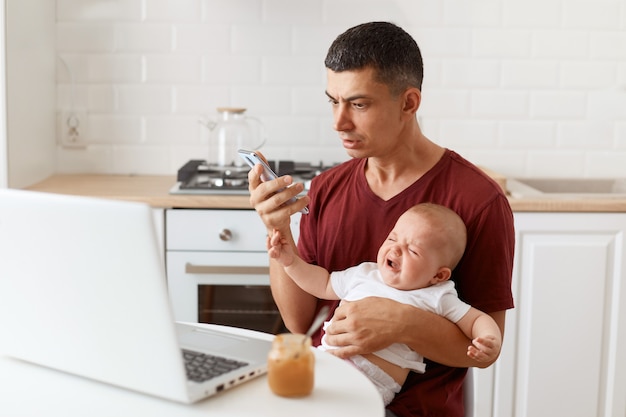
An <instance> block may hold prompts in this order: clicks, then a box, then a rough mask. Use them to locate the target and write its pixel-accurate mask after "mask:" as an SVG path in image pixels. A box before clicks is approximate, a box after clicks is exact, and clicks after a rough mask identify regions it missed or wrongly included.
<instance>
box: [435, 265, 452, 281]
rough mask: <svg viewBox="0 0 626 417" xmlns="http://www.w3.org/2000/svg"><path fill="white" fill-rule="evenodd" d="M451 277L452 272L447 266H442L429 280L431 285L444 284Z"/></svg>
mask: <svg viewBox="0 0 626 417" xmlns="http://www.w3.org/2000/svg"><path fill="white" fill-rule="evenodd" d="M451 276H452V270H451V269H450V268H448V267H447V266H442V267H441V268H439V270H438V271H437V273H436V274H435V276H434V277H432V279H431V280H430V282H431V284H438V283H440V282H444V281H447V280H449V279H450V277H451Z"/></svg>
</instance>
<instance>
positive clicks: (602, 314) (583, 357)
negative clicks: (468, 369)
mask: <svg viewBox="0 0 626 417" xmlns="http://www.w3.org/2000/svg"><path fill="white" fill-rule="evenodd" d="M515 226H516V236H517V247H516V257H515V268H514V272H513V274H514V278H513V281H514V282H513V287H514V293H515V300H516V309H515V310H514V312H513V314H508V315H507V328H506V332H505V334H506V337H505V345H507V346H511V345H512V346H513V347H514V348H515V349H514V350H515V352H513V353H514V354H510V353H507V354H506V355H503V356H504V357H503V358H501V359H504V360H503V361H501V362H498V364H497V365H498V366H496V367H495V383H494V403H493V415H494V416H515V417H525V416H532V417H544V416H545V417H553V416H559V415H561V416H569V417H576V416H580V417H589V416H606V417H609V416H625V415H626V400H625V397H624V394H625V393H626V312H625V311H626V272H625V268H624V266H623V262H624V260H625V259H626V242H624V238H625V237H624V234H625V233H626V214H623V213H596V214H594V213H516V214H515Z"/></svg>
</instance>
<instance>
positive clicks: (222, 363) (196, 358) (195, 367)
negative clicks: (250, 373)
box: [183, 349, 248, 382]
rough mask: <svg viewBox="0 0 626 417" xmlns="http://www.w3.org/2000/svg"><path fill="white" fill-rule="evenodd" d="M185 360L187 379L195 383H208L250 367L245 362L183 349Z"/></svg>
mask: <svg viewBox="0 0 626 417" xmlns="http://www.w3.org/2000/svg"><path fill="white" fill-rule="evenodd" d="M183 358H184V359H185V369H186V370H187V379H190V380H192V381H195V382H204V381H208V380H209V379H211V378H215V377H216V376H220V375H222V374H225V373H226V372H230V371H232V370H234V369H237V368H241V367H242V366H246V365H248V364H247V363H245V362H239V361H235V360H232V359H226V358H222V357H219V356H213V355H208V354H206V353H200V352H194V351H191V350H185V349H183Z"/></svg>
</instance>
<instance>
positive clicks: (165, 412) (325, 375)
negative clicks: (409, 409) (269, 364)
mask: <svg viewBox="0 0 626 417" xmlns="http://www.w3.org/2000/svg"><path fill="white" fill-rule="evenodd" d="M209 327H211V326H210V325H209ZM240 331H241V329H233V332H234V333H237V332H240ZM267 337H268V338H271V337H272V336H271V335H267ZM314 350H315V359H316V365H315V387H314V390H313V393H312V394H311V395H310V396H308V397H305V398H297V399H293V398H282V397H278V396H276V395H274V394H272V392H271V391H270V389H269V387H268V386H267V377H266V376H261V377H258V378H256V379H254V380H251V381H248V382H246V383H244V384H242V385H239V386H236V387H234V388H232V389H229V390H226V391H224V392H221V393H219V394H218V395H216V396H213V397H211V398H207V399H206V400H203V401H200V402H198V403H196V404H192V405H185V404H178V403H174V402H170V401H167V400H163V399H159V398H155V397H151V396H148V395H144V394H139V393H135V392H132V391H127V390H124V389H121V388H117V387H113V386H110V385H106V384H102V383H100V382H96V381H92V380H88V379H85V378H81V377H78V376H74V375H70V374H66V373H63V372H59V371H55V370H52V369H48V368H44V367H41V366H37V365H33V364H30V363H26V362H22V361H19V360H16V359H13V358H9V357H6V356H3V355H0V416H11V417H20V416H28V417H35V416H36V417H43V416H59V417H61V416H63V417H72V416H80V417H84V416H90V417H98V416H106V417H110V416H116V417H122V416H133V417H134V416H150V417H159V416H168V417H169V416H176V417H186V416H203V417H206V416H229V417H243V416H272V417H280V416H289V417H292V416H297V417H307V416H316V417H319V416H324V415H346V416H360V417H369V416H371V417H382V416H384V407H383V403H382V399H381V398H380V395H379V394H378V392H377V391H376V388H374V385H373V384H372V383H371V382H370V381H369V380H368V379H367V378H366V377H365V376H364V375H363V374H361V372H360V371H358V370H357V369H356V368H354V367H353V366H352V365H350V364H349V363H348V362H346V361H343V360H341V359H338V358H336V357H334V356H332V355H331V354H329V353H327V352H322V351H319V350H317V349H314Z"/></svg>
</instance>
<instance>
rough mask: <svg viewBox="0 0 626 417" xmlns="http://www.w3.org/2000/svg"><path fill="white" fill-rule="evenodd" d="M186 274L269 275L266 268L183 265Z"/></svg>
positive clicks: (268, 270)
mask: <svg viewBox="0 0 626 417" xmlns="http://www.w3.org/2000/svg"><path fill="white" fill-rule="evenodd" d="M185 273H187V274H229V275H269V274H270V268H269V267H268V266H224V265H216V266H211V265H193V264H190V263H186V264H185Z"/></svg>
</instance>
